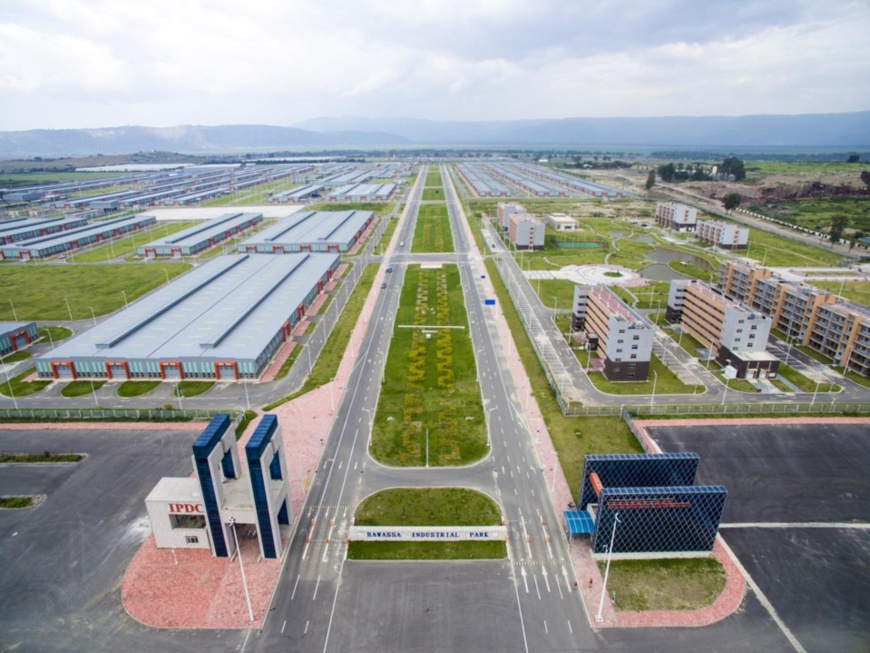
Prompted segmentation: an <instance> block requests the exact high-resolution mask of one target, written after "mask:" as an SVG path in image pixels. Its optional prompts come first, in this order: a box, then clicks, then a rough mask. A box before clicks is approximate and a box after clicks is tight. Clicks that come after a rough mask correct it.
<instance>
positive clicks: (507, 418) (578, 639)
mask: <svg viewBox="0 0 870 653" xmlns="http://www.w3.org/2000/svg"><path fill="white" fill-rule="evenodd" d="M442 176H443V177H444V184H445V188H446V193H445V196H446V197H447V208H448V212H449V215H450V223H451V229H452V231H453V238H454V243H455V247H456V251H457V253H458V254H459V260H460V263H459V272H460V278H461V280H462V287H463V291H464V293H465V305H466V308H467V311H468V320H469V325H470V330H471V336H472V340H473V341H474V350H475V353H476V356H477V366H478V376H479V381H480V390H481V394H482V396H483V401H484V409H485V411H486V413H487V416H488V421H489V434H490V441H491V446H492V453H491V457H492V460H493V464H494V467H495V470H494V476H495V480H496V491H497V493H498V495H499V498H500V499H501V503H502V509H503V510H504V515H505V518H506V519H507V521H508V524H509V526H510V528H509V533H510V539H509V541H508V549H509V551H508V552H509V556H510V562H511V567H512V570H513V583H514V590H515V593H516V598H517V619H518V620H519V621H520V624H521V625H522V630H523V641H522V642H521V644H522V646H523V648H522V649H520V650H523V649H524V650H526V651H566V650H572V651H573V650H582V649H588V648H593V647H594V641H595V640H594V637H593V635H592V631H591V629H590V628H589V625H588V621H587V617H586V615H585V614H584V611H583V606H582V604H581V601H580V598H579V593H575V592H573V586H574V582H575V578H574V573H573V569H572V567H571V565H570V560H569V553H568V547H567V543H566V541H565V538H564V535H563V534H562V531H561V527H560V523H561V520H560V518H559V514H558V512H557V508H556V506H554V505H553V502H552V500H551V498H550V490H549V488H548V486H547V482H548V480H551V479H548V478H547V476H548V475H547V474H545V473H544V470H543V469H542V467H541V465H540V463H539V461H538V458H537V454H536V452H535V448H534V443H533V441H532V432H531V429H530V427H529V426H530V425H529V422H528V420H527V419H526V418H525V416H524V415H523V413H522V406H521V402H520V399H519V397H518V395H517V391H516V388H515V387H514V385H513V383H512V381H511V379H510V372H509V370H508V362H507V355H506V352H507V347H506V346H503V344H502V343H501V342H500V339H499V335H498V333H497V331H496V326H495V322H494V311H495V310H497V309H495V308H494V307H493V308H489V307H486V306H485V305H484V299H486V295H485V291H484V287H483V285H482V283H481V275H482V274H485V268H484V267H483V265H482V257H481V255H480V252H479V251H478V250H477V246H476V244H475V243H474V240H473V239H472V238H471V234H470V229H469V226H468V223H467V221H466V217H465V215H464V212H463V210H462V205H461V203H460V201H459V197H458V195H457V193H456V189H455V187H454V185H453V183H452V180H451V178H450V176H449V174H448V171H447V169H446V168H442ZM505 345H506V343H505ZM518 644H520V643H519V642H518Z"/></svg>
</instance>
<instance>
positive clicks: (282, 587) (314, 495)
mask: <svg viewBox="0 0 870 653" xmlns="http://www.w3.org/2000/svg"><path fill="white" fill-rule="evenodd" d="M425 179H426V168H425V167H424V168H423V170H422V171H421V173H420V175H419V177H418V179H417V183H416V185H415V186H414V188H413V189H412V190H411V192H410V194H409V197H408V202H407V207H406V210H405V214H404V216H403V217H402V218H401V220H402V222H401V224H400V226H399V229H400V233H399V236H398V240H399V241H403V242H406V243H410V237H411V235H412V234H413V232H414V224H415V222H416V218H417V213H418V212H419V208H420V196H421V194H422V192H423V186H424V185H425ZM394 242H396V238H394ZM388 265H389V255H388V256H387V257H386V259H385V265H384V269H385V268H386V267H387V266H388ZM403 276H404V270H403V269H395V270H394V272H392V273H389V274H387V273H386V272H383V271H382V274H381V275H379V277H378V278H377V279H376V282H375V287H376V288H377V287H379V286H380V284H381V283H382V281H381V279H382V278H383V279H385V280H387V281H388V284H387V288H386V289H384V290H381V291H380V295H379V297H378V299H377V301H376V304H375V308H374V310H373V311H372V315H371V318H370V321H369V325H368V328H367V329H366V332H365V336H364V338H363V341H362V343H361V345H360V347H359V350H358V351H357V352H354V353H353V354H352V355H354V356H355V357H356V361H355V364H354V367H353V370H352V371H351V374H350V378H349V379H348V383H347V386H346V390H345V393H344V396H343V398H342V401H341V402H340V404H339V406H338V410H337V412H336V416H335V419H334V421H333V425H332V429H331V430H330V433H329V436H328V439H327V441H326V443H325V447H324V452H323V455H322V456H321V460H320V464H319V467H318V469H317V471H316V473H315V475H314V481H313V483H312V486H311V488H310V490H309V492H308V495H307V499H306V501H305V504H304V505H303V507H302V512H301V514H300V515H299V519H298V522H297V526H296V530H295V531H294V533H293V538H292V540H291V541H290V544H289V550H288V552H287V554H286V560H285V564H284V569H283V571H282V575H281V578H280V580H279V583H278V587H277V589H276V592H275V597H274V599H273V603H272V606H271V609H270V611H269V615H268V616H267V619H266V622H265V624H264V627H263V629H262V631H260V633H259V634H258V635H256V638H257V639H256V642H255V643H256V648H257V650H260V651H278V650H290V651H302V650H306V651H308V650H311V651H319V650H326V647H327V646H328V641H329V635H330V630H331V627H332V622H333V618H334V610H335V603H336V600H337V598H338V590H339V584H340V578H341V571H342V567H343V565H344V559H345V553H346V545H345V542H344V538H345V537H346V532H344V531H345V530H346V528H347V524H348V521H349V519H350V518H351V517H352V510H351V506H353V505H355V504H356V501H357V499H358V496H359V494H360V492H361V487H360V486H361V484H362V481H363V478H364V474H365V467H366V463H367V462H368V454H367V446H368V440H369V434H370V431H371V422H372V419H373V417H374V411H375V407H376V406H377V398H378V393H379V386H380V381H381V378H382V375H383V367H384V363H385V360H386V352H387V349H388V347H389V342H390V336H391V334H392V328H393V320H394V316H395V314H396V309H397V307H398V304H399V295H400V293H401V286H402V278H403ZM283 428H292V425H289V424H288V425H284V426H283ZM290 455H291V456H292V455H293V454H292V452H291V453H290Z"/></svg>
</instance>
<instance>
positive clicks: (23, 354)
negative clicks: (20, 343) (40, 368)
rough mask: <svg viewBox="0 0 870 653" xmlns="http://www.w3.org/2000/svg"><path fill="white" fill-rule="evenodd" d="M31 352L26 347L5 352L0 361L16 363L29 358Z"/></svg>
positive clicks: (6, 363)
mask: <svg viewBox="0 0 870 653" xmlns="http://www.w3.org/2000/svg"><path fill="white" fill-rule="evenodd" d="M30 356H31V354H30V352H29V351H27V350H26V349H19V350H18V351H13V352H12V353H11V354H7V355H6V356H4V357H3V358H2V359H0V362H2V363H3V364H4V365H8V364H9V363H17V362H19V361H25V360H27V359H28V358H30Z"/></svg>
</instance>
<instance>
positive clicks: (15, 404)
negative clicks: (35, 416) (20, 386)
mask: <svg viewBox="0 0 870 653" xmlns="http://www.w3.org/2000/svg"><path fill="white" fill-rule="evenodd" d="M3 371H4V372H6V385H8V386H9V396H10V397H12V405H13V406H15V410H18V400H17V399H16V398H15V390H13V389H12V381H10V380H9V368H8V367H7V366H6V365H4V366H3Z"/></svg>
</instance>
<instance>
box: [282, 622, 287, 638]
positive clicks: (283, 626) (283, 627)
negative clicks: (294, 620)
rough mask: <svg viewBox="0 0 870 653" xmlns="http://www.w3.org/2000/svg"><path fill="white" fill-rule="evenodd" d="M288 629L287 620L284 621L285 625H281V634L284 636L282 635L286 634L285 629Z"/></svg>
mask: <svg viewBox="0 0 870 653" xmlns="http://www.w3.org/2000/svg"><path fill="white" fill-rule="evenodd" d="M286 627H287V620H286V619H285V620H284V623H283V624H281V634H282V635H283V634H284V629H285V628H286Z"/></svg>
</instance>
